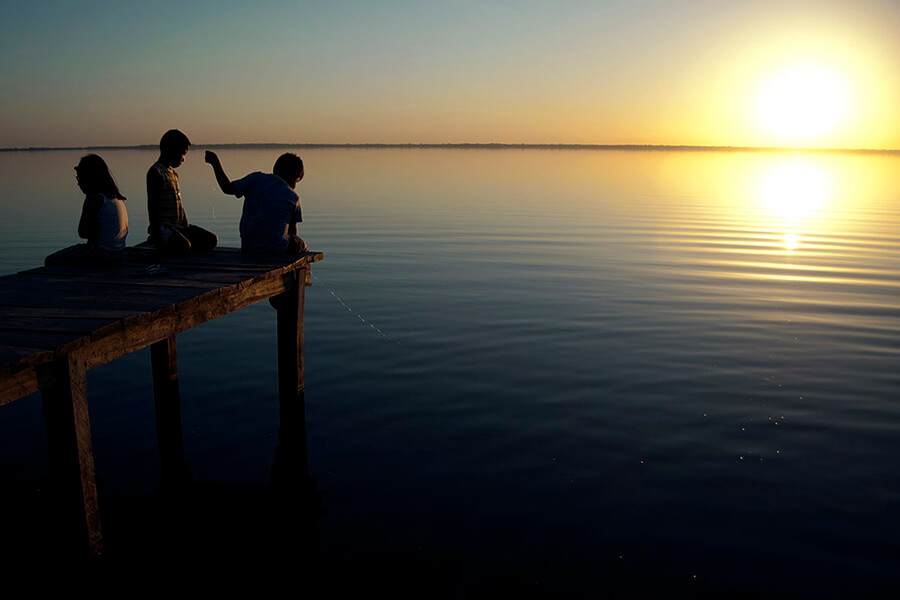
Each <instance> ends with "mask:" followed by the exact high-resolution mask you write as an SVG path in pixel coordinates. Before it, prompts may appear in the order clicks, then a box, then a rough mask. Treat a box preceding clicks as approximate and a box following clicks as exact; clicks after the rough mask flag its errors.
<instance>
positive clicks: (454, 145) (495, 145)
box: [0, 142, 900, 154]
mask: <svg viewBox="0 0 900 600" xmlns="http://www.w3.org/2000/svg"><path fill="white" fill-rule="evenodd" d="M192 146H193V147H195V148H213V149H229V148H233V149H254V148H273V149H274V148H308V149H315V148H360V149H378V148H409V149H441V148H445V149H463V150H465V149H489V150H490V149H497V150H503V149H534V150H631V151H692V152H826V153H861V154H898V153H900V149H898V148H816V147H804V146H707V145H692V144H564V143H561V144H529V143H519V144H510V143H501V142H446V143H413V142H406V143H382V142H364V143H341V142H335V143H312V142H298V143H284V142H246V143H212V144H192ZM158 148H159V146H158V145H157V144H136V145H112V144H97V145H85V146H23V147H4V148H0V152H53V151H65V150H157V149H158Z"/></svg>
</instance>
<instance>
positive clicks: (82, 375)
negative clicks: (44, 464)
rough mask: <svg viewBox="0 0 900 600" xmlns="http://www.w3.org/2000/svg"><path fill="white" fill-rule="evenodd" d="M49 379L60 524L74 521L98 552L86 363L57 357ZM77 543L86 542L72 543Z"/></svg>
mask: <svg viewBox="0 0 900 600" xmlns="http://www.w3.org/2000/svg"><path fill="white" fill-rule="evenodd" d="M53 370H54V373H53V377H52V380H51V381H52V382H51V383H50V384H49V385H48V386H47V387H46V388H42V389H41V397H42V400H43V409H44V423H45V427H46V431H47V447H48V450H49V459H50V471H51V476H52V478H53V482H54V487H55V488H56V490H55V492H56V495H57V499H58V500H59V501H60V503H61V504H62V507H61V508H62V510H61V513H62V514H61V515H60V516H61V518H62V523H63V526H66V527H67V526H69V525H73V526H74V527H75V528H76V530H77V537H80V538H81V540H86V541H87V546H88V549H89V550H90V551H91V552H92V553H94V554H98V553H99V552H100V551H101V550H102V549H103V538H102V535H101V532H100V511H99V508H98V503H97V483H96V480H95V477H94V455H93V451H92V447H91V422H90V418H89V416H88V405H87V378H86V369H85V362H84V360H83V359H82V358H79V357H78V356H76V355H73V354H68V355H66V356H63V357H61V358H59V359H58V360H57V361H56V363H55V365H54V367H53ZM76 543H77V544H79V545H81V544H83V543H84V542H76Z"/></svg>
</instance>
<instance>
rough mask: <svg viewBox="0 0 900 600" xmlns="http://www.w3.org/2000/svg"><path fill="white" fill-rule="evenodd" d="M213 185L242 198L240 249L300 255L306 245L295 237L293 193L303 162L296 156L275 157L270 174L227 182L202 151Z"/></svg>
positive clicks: (296, 200)
mask: <svg viewBox="0 0 900 600" xmlns="http://www.w3.org/2000/svg"><path fill="white" fill-rule="evenodd" d="M205 160H206V162H208V163H209V164H210V165H212V168H213V171H214V173H215V175H216V182H218V184H219V187H220V188H222V191H223V192H224V193H226V194H230V195H232V196H237V197H238V198H241V197H243V198H244V206H243V209H242V210H241V225H240V230H241V250H242V251H243V252H247V253H250V254H257V253H265V252H277V253H285V252H287V253H290V254H302V253H304V252H306V251H307V247H306V243H305V242H304V241H303V240H302V239H300V238H299V237H298V236H297V223H299V222H301V221H303V215H302V212H301V209H300V196H299V195H298V194H297V192H296V191H294V188H296V187H297V183H299V181H300V180H301V179H303V161H302V160H300V157H299V156H297V155H296V154H291V153H286V154H282V155H281V156H279V157H278V160H276V161H275V166H274V167H273V168H272V173H261V172H259V171H257V172H254V173H250V174H249V175H247V176H246V177H243V178H241V179H236V180H235V181H231V180H230V179H228V176H227V175H226V174H225V171H224V169H223V168H222V162H221V161H220V160H219V157H218V156H217V155H216V153H215V152H209V151H207V152H206V157H205Z"/></svg>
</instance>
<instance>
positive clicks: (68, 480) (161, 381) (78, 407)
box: [0, 247, 323, 552]
mask: <svg viewBox="0 0 900 600" xmlns="http://www.w3.org/2000/svg"><path fill="white" fill-rule="evenodd" d="M128 254H129V255H128V264H127V265H122V266H115V267H105V268H104V267H60V266H54V267H42V268H37V269H30V270H27V271H23V272H21V273H18V274H15V275H9V276H5V277H0V406H2V405H3V404H7V403H9V402H13V401H15V400H17V399H18V398H21V397H23V396H25V395H28V394H31V393H33V392H38V391H40V392H41V394H42V397H43V403H44V415H45V421H46V428H47V434H48V446H49V451H50V462H51V465H52V466H53V469H52V470H53V476H54V480H55V481H57V482H60V486H61V488H62V489H63V494H62V495H63V496H66V495H67V496H69V497H70V498H69V499H70V502H69V503H68V504H70V505H71V504H73V503H74V504H75V505H77V510H76V511H75V512H76V513H77V515H78V518H77V520H78V521H80V523H81V529H82V532H83V535H85V536H86V537H85V538H84V539H86V540H87V545H88V547H89V548H90V550H91V551H93V552H99V551H100V549H101V548H102V535H101V531H100V519H99V512H98V509H97V500H96V484H95V483H94V466H93V456H92V451H91V444H90V422H89V419H88V411H87V390H86V386H85V373H86V372H87V371H88V370H90V369H92V368H95V367H98V366H100V365H103V364H106V363H107V362H110V361H112V360H115V359H116V358H119V357H121V356H124V355H125V354H129V353H131V352H134V351H136V350H140V349H142V348H145V347H147V346H153V352H152V354H153V357H152V358H153V361H152V362H153V380H154V388H155V398H156V409H157V420H158V422H157V430H158V432H159V437H160V452H161V454H167V455H169V456H173V457H175V458H176V459H177V460H183V445H182V442H181V440H180V439H178V438H180V435H181V424H180V409H179V407H178V406H179V399H178V386H177V360H176V351H175V336H176V335H177V334H178V333H181V332H183V331H186V330H188V329H191V328H193V327H196V326H197V325H200V324H202V323H205V322H207V321H211V320H213V319H217V318H219V317H222V316H224V315H226V314H229V313H231V312H234V311H236V310H239V309H241V308H244V307H245V306H249V305H251V304H254V303H256V302H258V301H260V300H265V299H267V298H271V297H273V296H279V297H280V298H279V300H280V301H279V302H278V307H279V308H278V332H277V333H278V336H277V344H278V349H279V357H278V360H279V387H280V395H281V397H282V411H292V410H295V409H292V408H291V406H292V402H291V399H292V398H294V399H296V398H298V397H299V398H301V400H300V401H301V402H302V393H303V355H302V353H303V299H304V282H305V281H306V276H307V271H308V269H309V268H310V264H311V263H313V262H317V261H319V260H321V259H322V258H323V255H322V253H320V252H311V253H306V254H305V255H302V256H287V255H265V256H246V255H243V254H242V253H241V252H240V250H238V249H235V248H218V249H216V250H214V251H212V252H206V253H199V254H197V255H192V256H189V257H185V258H178V259H166V260H165V261H161V260H160V258H159V257H158V256H157V255H156V254H155V253H154V252H152V251H149V250H147V249H145V248H140V247H138V248H129V249H128ZM157 263H161V264H163V265H164V266H165V267H166V272H165V273H160V274H158V275H153V276H139V274H138V271H139V270H140V269H141V268H142V267H143V266H146V265H148V264H157ZM283 416H285V417H288V420H290V419H291V418H292V417H291V415H290V414H285V415H283ZM173 432H174V433H173ZM164 458H165V456H164ZM73 489H76V491H77V493H73V492H72V490H73ZM73 496H74V497H73Z"/></svg>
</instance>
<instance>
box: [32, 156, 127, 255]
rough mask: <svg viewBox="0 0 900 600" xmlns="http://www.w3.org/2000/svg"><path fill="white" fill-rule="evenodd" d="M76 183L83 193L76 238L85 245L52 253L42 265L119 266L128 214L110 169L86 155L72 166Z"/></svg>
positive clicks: (123, 250)
mask: <svg viewBox="0 0 900 600" xmlns="http://www.w3.org/2000/svg"><path fill="white" fill-rule="evenodd" d="M75 181H76V182H77V184H78V187H79V188H81V191H82V192H84V204H83V205H82V207H81V219H80V220H79V221H78V237H80V238H84V239H86V240H87V243H85V244H76V245H75V246H69V247H68V248H64V249H62V250H60V251H59V252H54V253H53V254H51V255H50V256H48V257H47V258H46V259H44V264H45V265H48V266H50V265H58V264H70V265H71V264H78V265H109V264H121V263H122V262H124V260H125V236H127V235H128V211H126V210H125V196H123V195H122V194H121V193H120V192H119V187H118V186H117V185H116V182H115V180H114V179H113V177H112V175H111V174H110V172H109V167H107V166H106V162H104V160H103V159H102V158H100V157H99V156H97V155H96V154H88V155H87V156H84V157H83V158H82V159H81V160H80V161H78V164H77V165H76V166H75Z"/></svg>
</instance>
